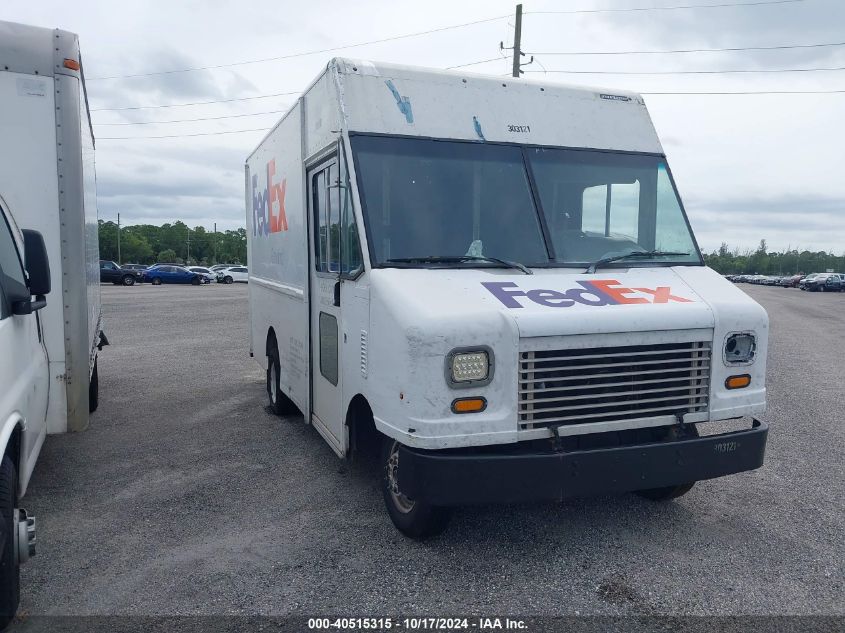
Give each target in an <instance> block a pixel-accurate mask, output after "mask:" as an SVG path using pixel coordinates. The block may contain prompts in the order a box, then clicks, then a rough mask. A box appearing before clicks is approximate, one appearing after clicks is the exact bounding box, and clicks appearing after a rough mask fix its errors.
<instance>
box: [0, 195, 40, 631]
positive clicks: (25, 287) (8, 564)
mask: <svg viewBox="0 0 845 633" xmlns="http://www.w3.org/2000/svg"><path fill="white" fill-rule="evenodd" d="M4 207H5V205H4V203H3V201H2V199H0V350H3V354H2V355H0V385H3V388H2V390H0V447H3V448H2V450H3V452H2V455H0V628H3V627H5V625H6V624H7V623H8V622H9V621H10V620H11V618H12V617H13V616H14V615H15V611H16V610H17V606H18V596H19V592H20V565H21V563H24V562H26V561H27V560H28V559H29V557H30V556H31V555H33V554H34V553H35V519H34V518H33V517H31V516H29V515H28V514H27V512H26V510H24V509H23V508H22V507H20V500H21V499H22V498H23V496H24V494H25V493H26V488H27V484H28V483H29V478H30V476H31V474H32V470H33V467H34V466H35V461H36V459H37V457H38V453H39V451H40V449H41V445H42V444H43V443H44V438H45V436H46V434H47V423H46V420H47V397H48V393H49V387H50V372H49V369H48V360H47V350H46V348H45V345H44V341H43V336H42V330H41V322H40V319H39V311H40V310H41V309H42V308H44V307H45V306H46V298H45V295H46V294H47V293H49V291H50V270H49V264H48V263H47V253H46V249H45V247H44V240H43V238H41V235H40V234H39V233H37V232H35V231H28V232H26V233H21V232H20V231H19V230H18V228H17V226H16V225H15V223H14V221H13V220H12V217H11V216H10V215H8V213H7V212H6V210H5V208H4ZM25 243H26V248H25V247H24V244H25ZM33 295H35V298H33Z"/></svg>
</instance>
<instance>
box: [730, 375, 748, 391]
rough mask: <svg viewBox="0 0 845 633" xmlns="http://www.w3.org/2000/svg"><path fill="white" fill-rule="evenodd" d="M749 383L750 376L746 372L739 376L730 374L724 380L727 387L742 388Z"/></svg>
mask: <svg viewBox="0 0 845 633" xmlns="http://www.w3.org/2000/svg"><path fill="white" fill-rule="evenodd" d="M750 384H751V376H749V375H748V374H740V375H739V376H730V377H729V378H728V379H727V380H726V381H725V387H726V388H727V389H742V388H743V387H747V386H748V385H750Z"/></svg>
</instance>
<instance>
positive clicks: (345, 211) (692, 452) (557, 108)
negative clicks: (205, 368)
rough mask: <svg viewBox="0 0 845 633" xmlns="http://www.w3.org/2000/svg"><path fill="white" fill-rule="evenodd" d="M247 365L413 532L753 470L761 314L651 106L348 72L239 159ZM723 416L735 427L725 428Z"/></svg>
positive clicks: (433, 74) (627, 96)
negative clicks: (699, 230) (717, 252)
mask: <svg viewBox="0 0 845 633" xmlns="http://www.w3.org/2000/svg"><path fill="white" fill-rule="evenodd" d="M246 218H247V225H248V227H247V236H248V240H249V250H248V253H249V270H250V285H249V294H250V298H249V309H250V337H251V340H250V346H251V353H252V354H253V355H254V356H255V357H256V358H257V360H258V362H259V363H260V364H261V365H262V367H264V368H265V369H266V372H267V391H268V393H269V397H270V401H271V404H272V406H273V408H274V409H275V410H276V411H277V412H279V413H282V412H285V411H286V410H289V409H292V408H293V407H294V406H295V408H297V409H299V410H300V411H301V412H302V413H303V414H304V419H305V421H306V422H307V423H310V424H312V425H313V426H314V428H315V429H317V431H318V432H319V433H320V434H321V435H322V436H323V437H324V438H325V440H326V441H327V442H328V444H329V445H330V446H331V447H332V449H333V450H334V451H335V452H336V453H337V454H338V456H341V457H343V456H349V455H350V454H354V453H355V452H356V451H360V450H366V449H367V448H370V447H372V445H373V443H378V444H380V447H381V453H380V459H381V461H382V463H381V469H382V473H383V478H382V479H383V481H382V489H383V495H384V499H385V503H386V506H387V510H388V512H389V514H390V517H391V519H392V520H393V522H394V524H395V525H396V527H397V528H398V529H399V530H401V531H402V532H404V533H405V534H407V535H409V536H412V537H425V536H430V535H433V534H437V533H438V532H440V531H442V530H443V529H444V527H445V525H446V523H447V520H448V516H449V508H451V507H454V506H458V505H462V504H470V503H490V502H517V501H539V500H559V499H562V498H565V497H569V496H573V495H585V494H596V493H608V492H627V491H637V492H640V493H641V494H643V495H644V496H646V497H650V498H652V499H669V498H674V497H677V496H679V495H681V494H683V493H684V492H686V491H688V490H689V489H690V488H691V487H692V486H693V484H694V483H695V482H696V481H698V480H702V479H708V478H714V477H719V476H722V475H727V474H731V473H737V472H740V471H746V470H751V469H754V468H757V467H759V466H760V465H761V464H762V462H763V455H764V450H765V444H766V437H767V431H768V428H767V426H766V424H765V423H764V422H762V421H760V420H759V419H757V417H756V416H758V415H759V414H761V413H762V412H763V411H764V409H765V403H766V388H765V376H766V347H767V339H768V317H767V315H766V312H765V311H764V310H763V309H762V308H761V307H760V306H759V305H758V304H757V303H755V302H754V301H753V300H751V299H750V298H749V297H748V296H747V295H745V294H744V293H743V292H741V291H740V290H738V289H737V288H736V287H734V285H733V284H731V283H730V282H728V281H726V280H725V279H724V278H723V277H722V276H721V275H719V274H717V273H716V272H714V271H713V270H711V269H709V268H707V267H706V266H705V265H704V262H703V260H702V256H701V253H700V251H699V248H698V245H697V244H696V241H695V238H694V236H693V233H692V230H691V228H690V225H689V222H688V220H687V217H686V214H685V212H684V209H683V206H682V204H681V200H680V198H679V196H678V194H677V191H676V189H675V184H674V181H673V179H672V175H671V172H670V170H669V167H668V165H667V161H666V156H665V154H664V151H663V148H662V147H661V144H660V141H659V140H658V137H657V134H656V132H655V129H654V127H653V125H652V122H651V119H650V118H649V115H648V112H647V110H646V106H645V103H644V101H643V99H642V97H640V96H639V95H637V94H633V93H627V92H621V91H618V90H612V91H603V90H597V89H592V88H579V87H570V86H563V85H558V84H550V83H540V82H533V81H525V80H513V79H501V78H494V77H486V76H478V75H472V74H467V73H455V72H441V71H434V70H425V69H419V68H409V67H403V66H397V65H389V64H374V63H371V62H365V61H355V60H347V59H335V60H333V61H331V62H330V63H329V64H328V66H327V68H326V70H325V72H324V73H323V74H322V75H320V77H319V78H317V79H316V80H315V81H314V82H313V83H312V84H311V86H310V87H309V88H308V89H307V90H306V91H305V93H304V94H303V95H302V96H301V97H300V98H299V100H298V101H297V102H296V104H295V105H294V106H293V107H292V108H291V109H290V111H289V112H288V113H287V114H286V115H285V116H284V117H283V118H282V120H281V121H280V122H279V123H278V124H277V125H276V126H275V127H274V128H273V129H272V131H271V132H270V133H269V134H268V135H267V136H266V137H265V138H264V140H263V141H262V142H261V144H260V145H259V146H258V147H257V149H255V151H254V152H253V153H252V154H251V155H250V156H249V158H248V159H247V161H246ZM717 420H737V422H736V423H735V424H734V425H733V426H731V425H728V426H729V430H728V431H726V432H723V433H719V432H715V433H714V432H712V431H713V424H712V423H713V422H715V421H717Z"/></svg>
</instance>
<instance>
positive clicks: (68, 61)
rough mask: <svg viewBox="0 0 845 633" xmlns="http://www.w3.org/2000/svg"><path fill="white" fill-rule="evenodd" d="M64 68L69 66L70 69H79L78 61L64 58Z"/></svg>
mask: <svg viewBox="0 0 845 633" xmlns="http://www.w3.org/2000/svg"><path fill="white" fill-rule="evenodd" d="M65 68H70V69H71V70H79V62H78V61H76V60H75V59H66V60H65Z"/></svg>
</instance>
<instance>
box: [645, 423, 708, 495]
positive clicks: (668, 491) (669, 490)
mask: <svg viewBox="0 0 845 633" xmlns="http://www.w3.org/2000/svg"><path fill="white" fill-rule="evenodd" d="M669 437H670V439H678V440H681V439H687V438H693V437H698V429H697V428H696V427H695V426H694V425H692V424H688V425H686V426H684V427H683V428H679V427H672V428H671V429H670V430H669ZM694 485H695V482H694V481H691V482H689V483H685V484H679V485H677V486H664V487H662V488H648V489H646V490H637V494H638V495H640V496H641V497H645V498H646V499H651V500H652V501H669V500H670V499H677V498H678V497H682V496H683V495H685V494H687V493H688V492H689V491H690V490H692V487H693V486H694Z"/></svg>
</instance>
